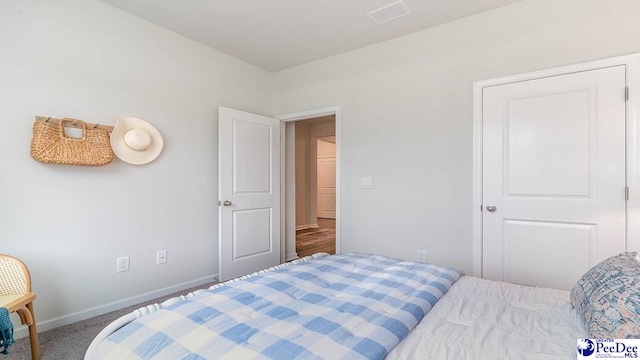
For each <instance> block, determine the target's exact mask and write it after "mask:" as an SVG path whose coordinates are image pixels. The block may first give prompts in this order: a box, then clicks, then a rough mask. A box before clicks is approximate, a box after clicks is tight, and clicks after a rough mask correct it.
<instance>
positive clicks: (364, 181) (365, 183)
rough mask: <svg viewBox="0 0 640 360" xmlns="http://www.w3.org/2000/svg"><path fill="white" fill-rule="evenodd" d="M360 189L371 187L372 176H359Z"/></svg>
mask: <svg viewBox="0 0 640 360" xmlns="http://www.w3.org/2000/svg"><path fill="white" fill-rule="evenodd" d="M360 189H373V178H370V177H363V178H360Z"/></svg>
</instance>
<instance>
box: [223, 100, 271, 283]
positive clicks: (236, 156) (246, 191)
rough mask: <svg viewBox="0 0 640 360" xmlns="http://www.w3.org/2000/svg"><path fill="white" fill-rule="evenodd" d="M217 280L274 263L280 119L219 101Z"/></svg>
mask: <svg viewBox="0 0 640 360" xmlns="http://www.w3.org/2000/svg"><path fill="white" fill-rule="evenodd" d="M218 119H219V125H218V130H219V131H218V134H219V135H218V136H219V154H218V156H219V200H220V211H219V214H220V224H219V239H220V240H219V241H220V251H219V253H220V275H219V276H220V280H221V281H224V280H228V279H232V278H235V277H238V276H242V275H246V274H249V273H252V272H254V271H257V270H261V269H264V268H267V267H270V266H273V265H277V264H279V263H280V121H279V120H276V119H272V118H268V117H264V116H260V115H255V114H250V113H246V112H242V111H238V110H233V109H228V108H224V107H220V108H219V111H218Z"/></svg>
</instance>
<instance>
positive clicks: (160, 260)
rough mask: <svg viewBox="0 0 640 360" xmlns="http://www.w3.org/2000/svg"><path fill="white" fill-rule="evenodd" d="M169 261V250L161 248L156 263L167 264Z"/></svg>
mask: <svg viewBox="0 0 640 360" xmlns="http://www.w3.org/2000/svg"><path fill="white" fill-rule="evenodd" d="M166 262H167V250H160V251H158V253H157V254H156V264H157V265H160V264H165V263H166Z"/></svg>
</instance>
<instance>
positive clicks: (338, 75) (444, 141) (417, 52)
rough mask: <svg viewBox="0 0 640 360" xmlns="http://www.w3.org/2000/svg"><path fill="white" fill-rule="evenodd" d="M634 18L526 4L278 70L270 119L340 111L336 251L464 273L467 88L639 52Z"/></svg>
mask: <svg viewBox="0 0 640 360" xmlns="http://www.w3.org/2000/svg"><path fill="white" fill-rule="evenodd" d="M638 13H640V1H637V0H616V1H607V0H561V1H559V0H528V1H523V2H519V3H516V4H514V5H511V6H508V7H504V8H500V9H496V10H494V11H490V12H486V13H482V14H479V15H476V16H473V17H469V18H466V19H462V20H460V21H456V22H453V23H449V24H445V25H442V26H439V27H436V28H433V29H430V30H425V31H422V32H419V33H414V34H411V35H408V36H405V37H402V38H399V39H395V40H391V41H388V42H385V43H381V44H377V45H373V46H369V47H366V48H363V49H359V50H355V51H351V52H348V53H344V54H341V55H337V56H333V57H330V58H326V59H323V60H319V61H316V62H313V63H309V64H306V65H301V66H298V67H295V68H292V69H288V70H283V71H281V72H278V73H276V74H275V79H274V81H275V83H276V90H275V94H274V97H273V109H274V113H275V114H288V113H294V112H300V111H305V110H309V109H315V108H323V107H327V106H334V105H339V106H340V107H341V119H342V122H341V124H342V125H341V156H342V162H341V164H342V165H341V167H342V168H341V174H342V189H343V190H342V195H341V202H342V209H341V211H342V212H341V214H342V219H341V220H342V222H341V224H342V225H341V229H342V230H341V239H342V240H341V241H342V251H344V252H348V251H358V252H370V253H377V254H385V255H390V256H396V257H402V258H406V259H415V256H416V255H415V252H416V249H425V250H427V260H428V261H432V262H437V263H442V264H446V265H452V266H457V267H460V268H462V269H464V270H465V271H466V272H467V273H471V272H472V267H473V261H472V228H471V227H472V211H474V210H476V209H472V84H473V82H474V81H477V80H482V79H488V78H494V77H499V76H504V75H508V74H517V73H522V72H528V71H533V70H538V69H545V68H550V67H555V66H559V65H566V64H571V63H577V62H584V61H589V60H594V59H599V58H604V57H610V56H615V55H622V54H627V53H632V52H638V51H640V22H638V21H637V14H638ZM362 176H371V177H373V182H374V189H372V190H362V189H360V188H359V179H360V177H362Z"/></svg>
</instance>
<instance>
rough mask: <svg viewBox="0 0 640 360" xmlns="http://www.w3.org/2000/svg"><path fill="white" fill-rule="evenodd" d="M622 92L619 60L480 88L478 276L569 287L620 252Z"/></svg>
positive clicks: (622, 72)
mask: <svg viewBox="0 0 640 360" xmlns="http://www.w3.org/2000/svg"><path fill="white" fill-rule="evenodd" d="M624 92H625V67H624V66H616V67H610V68H603V69H597V70H591V71H584V72H578V73H572V74H565V75H560V76H553V77H546V78H540V79H534V80H529V81H522V82H516V83H511V84H506V85H499V86H493V87H487V88H484V90H483V110H482V111H483V115H482V116H483V119H482V121H483V130H482V131H483V160H482V161H483V180H482V183H483V200H482V201H483V206H484V208H483V213H482V218H483V238H482V241H483V254H482V261H483V277H485V278H488V279H493V280H504V281H509V282H514V283H520V284H525V285H534V286H543V287H551V288H558V289H565V290H569V289H571V288H572V287H573V285H574V284H575V283H576V281H577V280H578V279H579V278H580V277H581V276H582V274H584V273H585V272H586V271H587V270H588V269H589V268H590V267H591V266H593V265H595V264H596V263H598V262H600V261H602V260H604V259H605V258H607V257H609V256H611V255H613V254H617V253H620V252H623V251H624V250H625V99H624ZM494 209H495V210H494ZM492 210H494V211H492Z"/></svg>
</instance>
